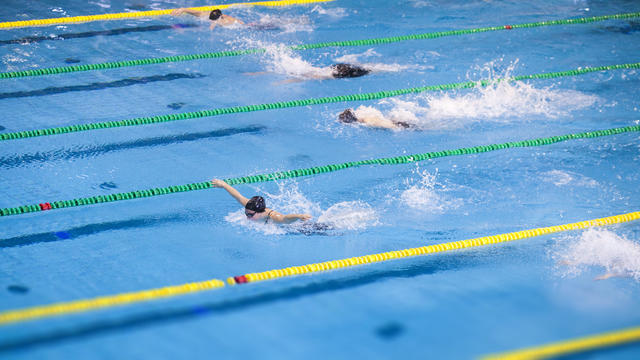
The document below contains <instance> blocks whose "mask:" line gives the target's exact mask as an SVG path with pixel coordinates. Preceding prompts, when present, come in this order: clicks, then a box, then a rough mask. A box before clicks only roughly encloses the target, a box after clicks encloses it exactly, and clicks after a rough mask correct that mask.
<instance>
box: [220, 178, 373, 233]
mask: <svg viewBox="0 0 640 360" xmlns="http://www.w3.org/2000/svg"><path fill="white" fill-rule="evenodd" d="M277 185H278V192H277V193H275V194H271V193H268V192H264V191H259V192H262V193H264V194H265V195H264V197H265V199H266V203H267V207H269V208H271V209H275V210H276V211H278V212H280V213H282V214H289V213H297V214H299V213H307V214H311V215H312V216H314V219H317V220H314V219H312V220H311V222H317V223H318V224H322V225H324V229H325V230H326V229H330V230H363V229H366V228H368V227H371V226H376V225H379V224H380V222H379V220H378V219H379V217H378V214H377V213H376V211H375V210H374V209H373V208H372V207H371V206H370V205H369V204H367V203H365V202H362V201H343V202H339V203H336V204H334V205H332V206H330V207H329V208H328V209H326V210H322V208H321V207H320V206H319V205H318V204H317V203H314V202H313V201H311V200H309V199H307V197H305V196H304V194H302V192H300V190H299V189H298V186H297V184H296V183H294V182H290V181H287V182H282V183H277ZM318 214H319V215H318ZM316 215H317V216H316ZM225 220H226V221H227V222H229V223H231V224H234V225H237V226H241V227H243V228H245V229H247V230H251V231H257V232H261V233H263V234H265V235H283V234H287V233H290V232H297V231H302V232H308V223H305V222H301V221H297V222H295V223H293V224H290V225H276V224H273V223H272V222H268V223H267V224H265V223H264V222H262V221H252V220H248V219H247V218H246V216H245V215H244V210H243V209H239V210H237V211H233V212H231V213H229V214H228V215H227V216H225Z"/></svg>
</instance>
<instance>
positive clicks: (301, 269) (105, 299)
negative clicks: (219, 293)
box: [0, 212, 640, 325]
mask: <svg viewBox="0 0 640 360" xmlns="http://www.w3.org/2000/svg"><path fill="white" fill-rule="evenodd" d="M639 218H640V212H631V213H627V214H620V215H614V216H609V217H605V218H598V219H593V220H586V221H581V222H576V223H569V224H564V225H556V226H549V227H542V228H536V229H530V230H523V231H516V232H511V233H506V234H499V235H493V236H485V237H479V238H474V239H468V240H461V241H454V242H448V243H442V244H437V245H429V246H423V247H417V248H410V249H404V250H398V251H388V252H383V253H377V254H371V255H364V256H357V257H352V258H346V259H341V260H331V261H325V262H321V263H314V264H308V265H302V266H292V267H287V268H282V269H276V270H270V271H264V272H258V273H249V274H245V275H239V276H233V277H229V278H228V279H227V283H228V284H229V285H235V284H246V283H250V282H257V281H263V280H269V279H276V278H281V277H292V276H297V275H302V274H313V273H318V272H325V271H328V270H334V269H342V268H347V267H353V266H358V265H364V264H370V263H376V262H384V261H389V260H395V259H402V258H409V257H416V256H422V255H429V254H435V253H441V252H446V251H452V250H459V249H466V248H475V247H480V246H485V245H490V244H497V243H502V242H508V241H514V240H521V239H526V238H530V237H535V236H541V235H548V234H553V233H557V232H563V231H569V230H579V229H585V228H588V227H594V226H606V225H613V224H620V223H624V222H629V221H633V220H637V219H639ZM224 286H225V284H224V282H223V281H221V280H218V279H211V280H206V281H202V282H192V283H188V284H184V285H177V286H169V287H164V288H159V289H150V290H142V291H138V292H129V293H124V294H116V295H108V296H101V297H97V298H92V299H82V300H75V301H70V302H60V303H54V304H50V305H41V306H34V307H30V308H25V309H17V310H8V311H4V312H0V325H8V324H13V323H20V322H25V321H29V320H35V319H41V318H45V317H51V316H59V315H66V314H72V313H79V312H85V311H89V310H95V309H100V308H108V307H114V306H119V305H125V304H132V303H138V302H143V301H149V300H154V299H158V298H169V297H175V296H179V295H184V294H189V293H196V292H202V291H206V290H211V289H214V288H221V287H224Z"/></svg>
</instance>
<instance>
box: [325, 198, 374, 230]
mask: <svg viewBox="0 0 640 360" xmlns="http://www.w3.org/2000/svg"><path fill="white" fill-rule="evenodd" d="M318 222H319V223H323V224H327V225H330V226H331V227H332V228H333V229H338V230H363V229H366V228H368V227H370V226H376V225H379V224H380V222H379V219H378V214H377V213H376V211H375V210H374V209H373V208H372V207H371V206H370V205H369V204H367V203H365V202H362V201H343V202H339V203H337V204H335V205H332V206H331V207H330V208H328V209H327V210H325V211H324V212H323V213H322V214H321V215H320V216H319V217H318Z"/></svg>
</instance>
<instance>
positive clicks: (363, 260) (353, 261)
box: [227, 211, 640, 285]
mask: <svg viewBox="0 0 640 360" xmlns="http://www.w3.org/2000/svg"><path fill="white" fill-rule="evenodd" d="M638 218H640V211H637V212H632V213H628V214H622V215H615V216H610V217H606V218H601V219H594V220H587V221H581V222H577V223H572V224H565V225H557V226H550V227H544V228H537V229H532V230H524V231H516V232H512V233H507V234H501V235H494V236H485V237H480V238H476V239H470V240H461V241H454V242H449V243H444V244H438V245H429V246H423V247H417V248H412V249H404V250H399V251H389V252H384V253H379V254H372V255H365V256H357V257H352V258H348V259H342V260H331V261H325V262H321V263H315V264H309V265H302V266H292V267H288V268H284V269H277V270H269V271H264V272H259V273H251V274H245V275H240V276H234V277H230V278H228V279H227V283H229V284H230V285H234V284H240V283H249V282H256V281H262V280H269V279H275V278H280V277H286V276H295V275H301V274H309V273H315V272H320V271H325V270H332V269H338V268H345V267H351V266H356V265H362V264H369V263H374V262H381V261H387V260H392V259H400V258H408V257H413V256H420V255H427V254H433V253H438V252H444V251H450V250H457V249H465V248H470V247H477V246H484V245H489V244H497V243H501V242H506V241H513V240H520V239H525V238H530V237H534V236H540V235H546V234H552V233H556V232H560V231H568V230H578V229H584V228H587V227H592V226H604V225H610V224H619V223H623V222H627V221H632V220H637V219H638Z"/></svg>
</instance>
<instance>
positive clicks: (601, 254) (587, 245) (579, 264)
mask: <svg viewBox="0 0 640 360" xmlns="http://www.w3.org/2000/svg"><path fill="white" fill-rule="evenodd" d="M568 241H569V244H568V246H566V247H561V248H560V249H559V250H557V251H556V253H555V254H553V258H554V259H555V260H556V261H558V263H559V264H561V265H566V269H563V270H564V271H563V275H565V276H577V275H579V274H580V273H581V272H582V271H584V270H586V269H587V268H589V267H592V266H597V267H601V268H604V270H605V272H606V273H607V274H613V275H616V276H626V277H633V278H634V279H635V280H640V244H638V243H636V242H634V241H631V240H629V239H627V238H625V237H623V236H619V235H617V234H616V233H614V232H612V231H609V230H604V229H588V230H586V231H584V232H583V233H582V234H581V235H580V237H579V238H577V239H576V238H575V237H574V238H568Z"/></svg>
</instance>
